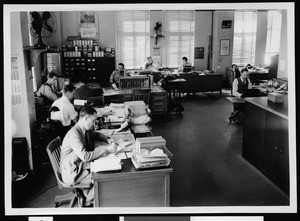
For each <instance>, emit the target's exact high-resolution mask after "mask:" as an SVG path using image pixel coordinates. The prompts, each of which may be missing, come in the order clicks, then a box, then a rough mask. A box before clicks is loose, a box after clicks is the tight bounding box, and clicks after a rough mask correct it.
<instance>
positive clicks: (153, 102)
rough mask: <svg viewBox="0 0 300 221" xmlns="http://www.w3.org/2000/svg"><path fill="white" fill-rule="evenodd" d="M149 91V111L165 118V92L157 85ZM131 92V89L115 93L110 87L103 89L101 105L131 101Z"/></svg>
mask: <svg viewBox="0 0 300 221" xmlns="http://www.w3.org/2000/svg"><path fill="white" fill-rule="evenodd" d="M150 89H151V96H150V110H151V111H152V115H159V114H164V115H165V117H167V96H168V95H167V92H166V91H165V90H164V89H163V88H161V87H160V86H157V85H153V86H152V87H151V88H150ZM132 91H133V89H120V90H118V91H116V90H114V89H113V88H112V87H104V88H103V96H102V99H103V100H102V101H103V104H108V103H124V102H125V101H132V100H133V97H132Z"/></svg>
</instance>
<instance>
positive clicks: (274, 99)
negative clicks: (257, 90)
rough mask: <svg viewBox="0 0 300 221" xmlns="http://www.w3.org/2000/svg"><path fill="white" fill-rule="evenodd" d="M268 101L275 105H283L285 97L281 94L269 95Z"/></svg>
mask: <svg viewBox="0 0 300 221" xmlns="http://www.w3.org/2000/svg"><path fill="white" fill-rule="evenodd" d="M268 100H269V101H272V102H274V103H283V95H282V94H279V93H274V92H273V93H269V94H268Z"/></svg>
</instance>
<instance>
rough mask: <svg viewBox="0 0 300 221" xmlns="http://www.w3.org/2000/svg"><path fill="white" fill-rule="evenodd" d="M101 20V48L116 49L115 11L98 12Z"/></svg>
mask: <svg viewBox="0 0 300 221" xmlns="http://www.w3.org/2000/svg"><path fill="white" fill-rule="evenodd" d="M97 13H98V18H99V26H98V27H99V30H98V31H99V44H100V46H101V47H109V48H116V26H115V19H116V17H115V13H116V12H114V11H103V12H97Z"/></svg>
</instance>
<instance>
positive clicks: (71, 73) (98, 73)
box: [63, 57, 115, 85]
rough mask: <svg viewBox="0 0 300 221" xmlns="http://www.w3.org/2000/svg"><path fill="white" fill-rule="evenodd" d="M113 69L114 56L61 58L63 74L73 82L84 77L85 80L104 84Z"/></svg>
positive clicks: (106, 82) (107, 81)
mask: <svg viewBox="0 0 300 221" xmlns="http://www.w3.org/2000/svg"><path fill="white" fill-rule="evenodd" d="M114 70H115V58H114V57H65V58H63V73H64V76H65V77H68V78H70V79H71V82H73V83H74V82H78V81H79V80H81V79H85V80H86V81H87V82H97V83H99V84H100V85H105V84H108V83H109V77H110V75H111V73H112V72H113V71H114Z"/></svg>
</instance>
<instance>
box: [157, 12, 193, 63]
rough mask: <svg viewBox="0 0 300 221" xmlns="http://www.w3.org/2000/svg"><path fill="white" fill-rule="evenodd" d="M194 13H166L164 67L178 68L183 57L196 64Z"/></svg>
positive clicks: (164, 17)
mask: <svg viewBox="0 0 300 221" xmlns="http://www.w3.org/2000/svg"><path fill="white" fill-rule="evenodd" d="M194 26H195V12H194V11H164V12H163V24H162V32H163V33H162V34H163V35H164V38H163V50H162V65H163V66H167V67H178V65H179V64H180V63H181V59H182V57H183V56H185V57H187V58H188V59H189V60H188V61H189V62H190V63H192V64H193V63H194V30H195V28H194Z"/></svg>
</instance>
